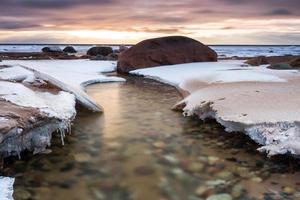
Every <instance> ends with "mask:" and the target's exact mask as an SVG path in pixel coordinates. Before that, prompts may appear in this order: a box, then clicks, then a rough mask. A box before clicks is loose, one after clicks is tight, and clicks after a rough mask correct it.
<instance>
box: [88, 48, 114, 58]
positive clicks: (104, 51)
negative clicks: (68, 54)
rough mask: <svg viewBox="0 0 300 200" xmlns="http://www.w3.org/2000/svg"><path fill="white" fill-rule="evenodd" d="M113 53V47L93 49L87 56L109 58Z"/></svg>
mask: <svg viewBox="0 0 300 200" xmlns="http://www.w3.org/2000/svg"><path fill="white" fill-rule="evenodd" d="M111 53H113V49H112V48H111V47H92V48H90V49H89V50H88V51H87V55H89V56H97V55H101V56H108V55H109V54H111Z"/></svg>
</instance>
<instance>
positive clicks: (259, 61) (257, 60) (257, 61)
mask: <svg viewBox="0 0 300 200" xmlns="http://www.w3.org/2000/svg"><path fill="white" fill-rule="evenodd" d="M246 63H247V64H249V65H251V66H259V65H266V64H269V61H268V59H267V57H265V56H258V57H254V58H251V59H249V60H247V61H246Z"/></svg>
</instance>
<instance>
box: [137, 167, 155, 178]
mask: <svg viewBox="0 0 300 200" xmlns="http://www.w3.org/2000/svg"><path fill="white" fill-rule="evenodd" d="M134 173H135V174H137V175H139V176H149V175H151V174H153V173H154V169H153V168H152V167H148V166H139V167H136V168H135V169H134Z"/></svg>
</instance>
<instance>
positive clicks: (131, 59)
mask: <svg viewBox="0 0 300 200" xmlns="http://www.w3.org/2000/svg"><path fill="white" fill-rule="evenodd" d="M208 61H217V53H216V52H215V51H214V50H212V49H211V48H209V47H208V46H206V45H204V44H202V43H200V42H198V41H196V40H194V39H191V38H188V37H183V36H170V37H162V38H155V39H149V40H144V41H142V42H140V43H138V44H136V45H135V46H133V47H131V48H129V49H127V50H125V51H124V52H122V53H121V54H120V55H119V59H118V68H117V69H118V72H121V73H128V72H129V71H132V70H135V69H140V68H148V67H155V66H160V65H174V64H182V63H191V62H208Z"/></svg>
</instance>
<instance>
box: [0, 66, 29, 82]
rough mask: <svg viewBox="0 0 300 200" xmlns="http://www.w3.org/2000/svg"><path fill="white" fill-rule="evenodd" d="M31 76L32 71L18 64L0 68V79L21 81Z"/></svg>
mask: <svg viewBox="0 0 300 200" xmlns="http://www.w3.org/2000/svg"><path fill="white" fill-rule="evenodd" d="M30 76H33V72H31V71H29V70H27V69H24V68H23V67H20V66H14V67H13V66H7V67H3V68H0V79H2V80H8V81H23V80H25V79H27V78H28V77H30Z"/></svg>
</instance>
